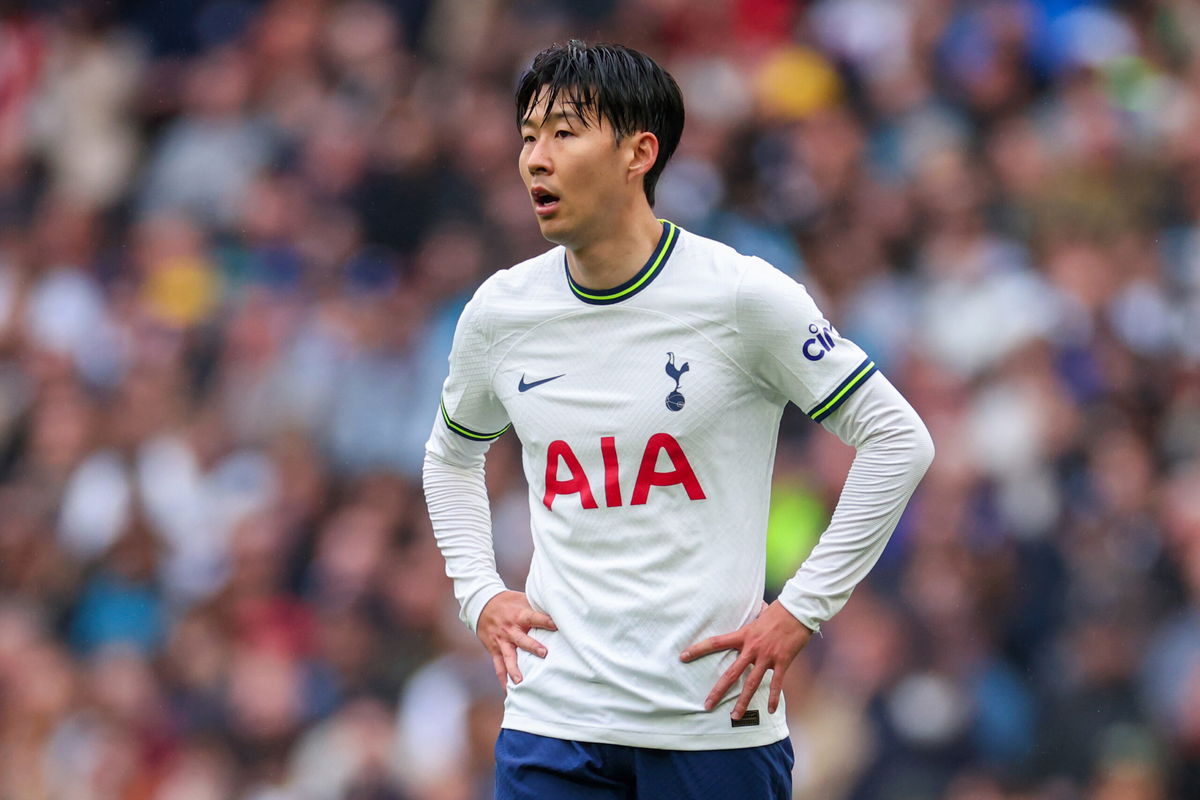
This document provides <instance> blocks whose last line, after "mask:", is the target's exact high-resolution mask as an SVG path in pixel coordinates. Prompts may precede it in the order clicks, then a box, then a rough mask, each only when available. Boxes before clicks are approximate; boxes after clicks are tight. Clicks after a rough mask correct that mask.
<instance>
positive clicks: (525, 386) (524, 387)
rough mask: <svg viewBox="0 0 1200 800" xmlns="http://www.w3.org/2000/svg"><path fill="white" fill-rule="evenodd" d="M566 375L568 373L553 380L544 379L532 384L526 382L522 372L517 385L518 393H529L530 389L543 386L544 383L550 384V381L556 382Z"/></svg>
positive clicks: (556, 376)
mask: <svg viewBox="0 0 1200 800" xmlns="http://www.w3.org/2000/svg"><path fill="white" fill-rule="evenodd" d="M566 374H567V373H565V372H564V373H563V374H562V375H555V376H554V377H553V378H542V379H541V380H540V381H533V382H532V383H526V382H525V373H524V372H522V373H521V380H520V382H519V383H518V384H517V391H518V392H528V391H529V390H530V389H533V388H534V387H536V386H541V385H542V384H543V383H549V382H550V381H556V380H558V379H559V378H561V377H562V376H563V375H566Z"/></svg>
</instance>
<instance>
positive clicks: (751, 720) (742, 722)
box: [729, 711, 758, 728]
mask: <svg viewBox="0 0 1200 800" xmlns="http://www.w3.org/2000/svg"><path fill="white" fill-rule="evenodd" d="M729 724H730V725H732V726H733V727H735V728H749V727H750V726H752V725H757V724H758V712H757V711H747V712H746V713H745V714H742V718H741V719H734V718H733V717H730V718H729Z"/></svg>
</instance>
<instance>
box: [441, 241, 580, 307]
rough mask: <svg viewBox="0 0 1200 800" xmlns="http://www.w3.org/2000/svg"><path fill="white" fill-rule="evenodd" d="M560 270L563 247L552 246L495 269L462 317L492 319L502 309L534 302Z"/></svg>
mask: <svg viewBox="0 0 1200 800" xmlns="http://www.w3.org/2000/svg"><path fill="white" fill-rule="evenodd" d="M562 269H563V248H561V247H553V248H551V249H550V250H547V251H546V252H544V253H541V254H539V255H536V256H534V257H533V258H529V259H526V260H525V261H522V262H520V263H518V264H514V265H513V266H511V267H508V268H506V269H502V270H498V271H496V272H494V273H492V274H491V275H489V276H488V277H487V279H485V280H484V281H483V283H481V284H480V285H479V288H478V289H476V290H475V294H474V296H473V297H472V298H471V301H470V302H469V303H468V304H467V308H466V310H465V311H464V312H463V315H464V317H465V316H468V315H470V316H471V318H473V319H477V320H480V321H486V320H489V319H495V318H496V317H497V315H500V316H503V314H504V312H505V310H506V309H510V308H511V307H512V306H513V305H514V304H516V305H526V304H528V303H529V302H530V301H535V302H536V300H537V299H538V298H539V297H540V296H541V295H542V294H544V293H545V291H546V289H547V287H548V286H550V285H552V279H553V277H555V276H557V275H559V273H561V271H562Z"/></svg>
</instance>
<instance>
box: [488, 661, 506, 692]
mask: <svg viewBox="0 0 1200 800" xmlns="http://www.w3.org/2000/svg"><path fill="white" fill-rule="evenodd" d="M492 666H493V667H494V668H495V670H496V680H498V681H500V685H501V686H503V687H504V688H506V689H507V688H508V672H507V671H506V670H505V669H504V659H503V658H501V657H500V654H499V653H492Z"/></svg>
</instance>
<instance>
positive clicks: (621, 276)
mask: <svg viewBox="0 0 1200 800" xmlns="http://www.w3.org/2000/svg"><path fill="white" fill-rule="evenodd" d="M618 231H619V232H618V233H614V234H610V235H606V236H602V237H598V238H596V239H595V240H594V241H591V242H588V243H587V244H583V245H581V246H578V247H568V248H567V265H568V267H569V268H570V270H571V278H572V279H573V280H574V281H575V282H576V283H577V284H579V285H580V286H582V287H584V288H587V289H608V288H610V287H613V286H619V285H621V284H622V283H624V282H625V281H627V280H629V279H630V278H632V277H633V276H634V275H636V274H637V271H638V270H640V269H641V268H642V266H643V265H645V263H646V261H647V260H648V259H649V258H650V256H651V254H653V253H654V248H655V247H657V246H658V240H659V239H660V238H661V237H662V231H663V226H662V223H661V222H659V221H658V218H657V217H655V216H654V212H653V211H652V210H650V207H649V206H646V208H645V210H644V212H643V213H639V214H637V215H636V216H635V217H634V219H633V220H632V221H631V222H630V223H629V224H627V225H624V226H621V227H620V228H619V229H618Z"/></svg>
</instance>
